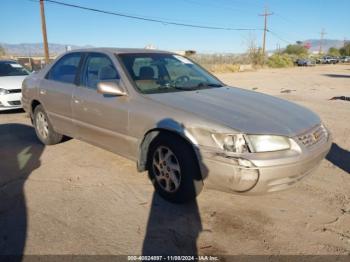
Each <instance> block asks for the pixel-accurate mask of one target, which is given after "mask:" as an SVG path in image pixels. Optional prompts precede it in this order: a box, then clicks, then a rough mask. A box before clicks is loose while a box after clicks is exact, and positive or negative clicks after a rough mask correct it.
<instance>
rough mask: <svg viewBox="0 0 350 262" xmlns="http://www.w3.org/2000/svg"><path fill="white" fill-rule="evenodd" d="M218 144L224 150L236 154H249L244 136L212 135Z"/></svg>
mask: <svg viewBox="0 0 350 262" xmlns="http://www.w3.org/2000/svg"><path fill="white" fill-rule="evenodd" d="M212 137H213V139H214V141H215V142H216V144H217V145H218V146H219V147H220V148H221V149H223V150H225V151H229V152H234V153H248V152H249V149H248V145H247V143H246V141H245V138H244V136H243V135H242V134H235V135H227V134H212Z"/></svg>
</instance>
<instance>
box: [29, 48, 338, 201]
mask: <svg viewBox="0 0 350 262" xmlns="http://www.w3.org/2000/svg"><path fill="white" fill-rule="evenodd" d="M22 95H23V97H22V103H23V107H24V109H25V110H26V112H27V113H29V115H30V117H31V119H32V122H33V125H34V127H35V130H36V134H37V136H38V138H39V139H40V141H41V142H42V143H44V144H45V145H53V144H57V143H59V142H60V141H61V140H62V138H63V136H68V137H73V138H77V139H81V140H83V141H86V142H88V143H91V144H93V145H96V146H99V147H102V148H104V149H106V150H109V151H112V152H115V153H117V154H119V155H122V156H124V157H126V158H129V159H131V160H134V161H135V162H137V168H138V170H139V171H140V172H141V171H146V170H147V171H148V174H149V177H150V179H151V181H152V182H153V185H154V187H155V190H156V191H157V192H158V193H159V194H160V195H161V196H162V197H164V198H165V199H167V200H168V201H171V202H177V203H179V202H186V201H189V200H191V199H193V198H195V197H196V196H197V195H198V194H199V193H200V191H201V189H202V188H203V185H204V184H206V185H208V186H210V187H211V188H215V189H218V190H222V191H226V192H232V193H237V194H246V195H248V194H262V193H267V192H274V191H279V190H283V189H286V188H289V187H290V186H291V185H293V184H294V183H296V182H297V181H299V180H301V179H302V178H303V177H305V176H306V175H308V174H310V173H311V171H313V170H314V169H315V168H316V167H317V166H318V165H319V163H320V162H321V160H322V159H323V158H324V157H325V156H326V154H327V153H328V151H329V149H330V146H331V143H332V139H331V135H330V133H329V131H328V130H327V128H326V127H325V126H324V124H322V122H321V120H320V118H319V117H318V116H317V115H316V114H315V113H313V112H311V111H310V110H308V109H306V108H304V107H302V106H299V105H296V104H294V103H291V102H288V101H285V100H282V99H279V98H276V97H273V96H269V95H265V94H261V93H258V92H253V91H248V90H244V89H240V88H237V87H229V86H227V85H225V84H224V83H222V82H221V81H220V80H218V79H217V78H216V77H215V76H213V75H211V74H210V73H209V72H207V71H206V70H205V69H203V68H202V67H200V66H199V65H197V64H195V63H194V62H193V61H191V60H190V59H188V58H186V57H183V56H180V55H177V54H174V53H170V52H163V51H155V50H145V49H109V48H108V49H107V48H96V49H84V50H75V51H71V52H68V53H65V54H63V55H61V56H60V57H58V58H57V59H56V60H55V61H54V62H53V63H52V64H51V65H48V66H46V67H45V68H44V69H43V70H41V71H39V72H37V73H35V74H32V75H30V76H28V77H27V78H26V79H25V80H24V82H23V91H22ZM78 153H79V152H77V154H78Z"/></svg>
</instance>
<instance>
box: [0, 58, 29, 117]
mask: <svg viewBox="0 0 350 262" xmlns="http://www.w3.org/2000/svg"><path fill="white" fill-rule="evenodd" d="M28 75H29V71H27V70H26V69H25V68H24V67H22V66H21V65H20V64H18V63H17V62H16V61H13V60H0V111H4V110H11V109H17V108H22V104H21V99H22V82H23V80H24V78H26V77H27V76H28Z"/></svg>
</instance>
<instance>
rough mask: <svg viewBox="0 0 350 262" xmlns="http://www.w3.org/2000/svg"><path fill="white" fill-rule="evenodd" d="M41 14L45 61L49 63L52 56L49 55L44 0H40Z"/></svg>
mask: <svg viewBox="0 0 350 262" xmlns="http://www.w3.org/2000/svg"><path fill="white" fill-rule="evenodd" d="M40 14H41V31H42V33H43V44H44V52H45V63H46V64H48V63H49V62H50V57H49V45H48V43H47V34H46V21H45V9H44V0H40Z"/></svg>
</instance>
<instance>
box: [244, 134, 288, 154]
mask: <svg viewBox="0 0 350 262" xmlns="http://www.w3.org/2000/svg"><path fill="white" fill-rule="evenodd" d="M247 137H248V139H249V142H250V144H249V145H250V146H251V147H252V148H251V150H252V151H253V152H271V151H280V150H287V149H290V147H291V144H290V141H289V138H288V137H284V136H272V135H248V136H247Z"/></svg>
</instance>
